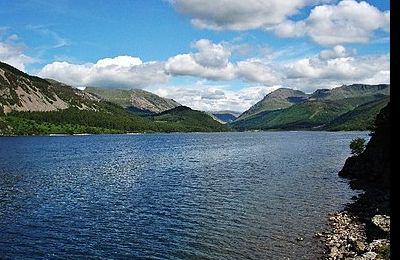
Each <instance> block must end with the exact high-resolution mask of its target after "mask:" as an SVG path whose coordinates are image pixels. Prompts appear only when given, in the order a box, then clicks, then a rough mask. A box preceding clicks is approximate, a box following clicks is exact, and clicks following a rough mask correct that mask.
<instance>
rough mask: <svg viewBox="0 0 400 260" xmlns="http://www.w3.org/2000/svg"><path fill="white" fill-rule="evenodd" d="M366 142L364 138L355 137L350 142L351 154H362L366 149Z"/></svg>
mask: <svg viewBox="0 0 400 260" xmlns="http://www.w3.org/2000/svg"><path fill="white" fill-rule="evenodd" d="M365 142H366V141H365V139H364V138H356V139H353V140H352V141H351V143H350V149H351V154H354V155H360V154H361V153H362V152H363V151H364V149H365Z"/></svg>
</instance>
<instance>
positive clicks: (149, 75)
mask: <svg viewBox="0 0 400 260" xmlns="http://www.w3.org/2000/svg"><path fill="white" fill-rule="evenodd" d="M38 75H39V76H41V77H45V78H52V79H56V80H59V81H61V82H64V83H66V84H69V85H72V86H77V87H79V86H88V85H94V86H102V87H120V88H135V87H144V86H148V85H152V84H158V83H164V82H166V81H167V80H168V75H166V74H165V73H164V63H162V62H142V60H141V59H140V58H137V57H131V56H118V57H114V58H105V59H101V60H98V61H97V62H96V63H86V64H73V63H68V62H65V61H64V62H53V63H50V64H47V65H46V66H44V67H43V69H42V70H41V71H40V72H39V74H38Z"/></svg>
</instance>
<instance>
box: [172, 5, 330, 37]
mask: <svg viewBox="0 0 400 260" xmlns="http://www.w3.org/2000/svg"><path fill="white" fill-rule="evenodd" d="M169 2H170V3H171V4H172V5H173V6H174V8H175V9H176V10H177V11H178V12H180V13H183V14H186V15H188V16H190V17H192V20H191V22H192V24H193V25H194V26H195V27H198V28H204V29H212V30H239V31H241V30H250V29H258V28H264V27H268V26H272V25H277V24H279V23H281V22H283V21H285V20H286V19H287V17H289V16H291V15H293V14H296V13H297V12H298V11H299V10H300V9H301V8H303V7H305V6H308V5H313V4H315V3H318V2H321V1H318V0H290V1H284V0H268V1H260V0H246V1H243V0H219V1H211V0H208V1H206V0H169ZM325 2H326V1H325Z"/></svg>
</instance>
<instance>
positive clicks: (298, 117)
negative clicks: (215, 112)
mask: <svg viewBox="0 0 400 260" xmlns="http://www.w3.org/2000/svg"><path fill="white" fill-rule="evenodd" d="M349 109H350V107H349V106H343V104H339V103H337V102H333V101H325V102H321V101H307V102H304V103H301V104H297V105H293V106H291V107H289V108H286V109H281V110H275V111H268V112H264V113H262V114H257V115H255V116H253V117H251V118H249V119H246V120H242V121H235V122H234V123H232V124H231V125H232V127H233V128H235V129H238V130H300V129H313V128H318V127H322V126H323V125H324V124H326V123H327V122H330V121H331V120H333V119H334V118H336V117H337V116H339V115H341V114H344V113H346V112H347V111H349Z"/></svg>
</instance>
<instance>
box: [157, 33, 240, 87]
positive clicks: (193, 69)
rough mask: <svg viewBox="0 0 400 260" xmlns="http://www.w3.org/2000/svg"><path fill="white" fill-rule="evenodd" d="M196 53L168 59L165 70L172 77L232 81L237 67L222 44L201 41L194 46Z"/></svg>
mask: <svg viewBox="0 0 400 260" xmlns="http://www.w3.org/2000/svg"><path fill="white" fill-rule="evenodd" d="M192 47H194V48H196V49H198V52H196V53H189V54H179V55H176V56H174V57H171V58H169V59H168V61H167V62H166V64H165V70H166V72H167V73H169V74H172V75H181V76H195V77H201V78H206V79H210V80H232V79H234V78H235V66H234V65H233V64H232V63H230V62H229V58H230V56H231V51H230V50H229V48H228V47H226V46H223V45H222V44H215V43H212V42H211V41H209V40H206V39H201V40H198V41H196V42H195V43H193V44H192Z"/></svg>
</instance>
